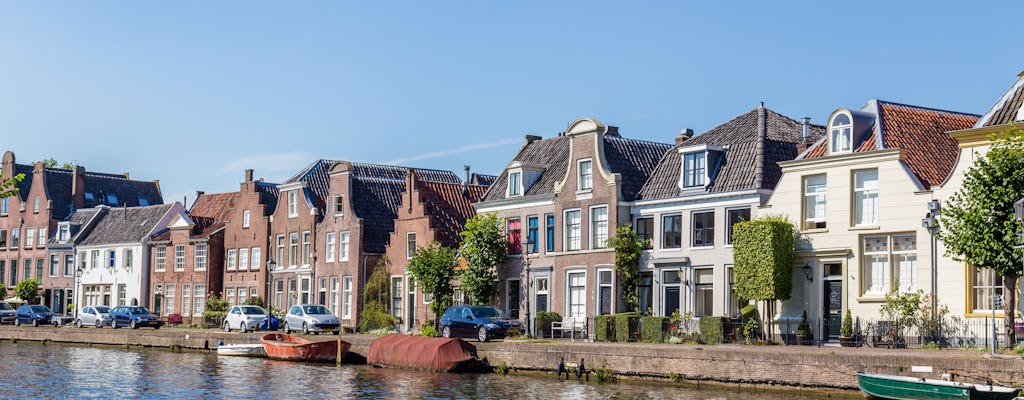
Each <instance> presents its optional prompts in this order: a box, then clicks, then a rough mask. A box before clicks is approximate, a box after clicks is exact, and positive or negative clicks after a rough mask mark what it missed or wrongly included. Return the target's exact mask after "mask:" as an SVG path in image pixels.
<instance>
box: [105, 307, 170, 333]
mask: <svg viewBox="0 0 1024 400" xmlns="http://www.w3.org/2000/svg"><path fill="white" fill-rule="evenodd" d="M163 324H164V322H163V321H162V320H160V317H158V316H156V315H153V313H151V312H149V310H147V309H146V307H139V306H117V307H114V308H113V309H112V310H110V327H111V328H114V329H117V328H118V327H122V326H131V327H132V329H139V328H141V327H143V326H151V327H153V329H160V326H162V325H163Z"/></svg>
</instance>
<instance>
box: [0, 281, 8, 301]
mask: <svg viewBox="0 0 1024 400" xmlns="http://www.w3.org/2000/svg"><path fill="white" fill-rule="evenodd" d="M6 298H7V286H4V284H3V283H0V300H2V299H6Z"/></svg>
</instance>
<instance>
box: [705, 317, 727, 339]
mask: <svg viewBox="0 0 1024 400" xmlns="http://www.w3.org/2000/svg"><path fill="white" fill-rule="evenodd" d="M724 328H725V317H712V316H706V317H700V341H701V343H704V344H721V343H722V341H723V340H725V333H724V332H725V329H724Z"/></svg>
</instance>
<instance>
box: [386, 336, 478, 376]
mask: <svg viewBox="0 0 1024 400" xmlns="http://www.w3.org/2000/svg"><path fill="white" fill-rule="evenodd" d="M366 361H367V362H368V363H370V364H374V365H376V366H380V367H400V368H409V369H418V370H425V371H434V372H474V371H481V372H483V371H487V370H488V369H489V368H488V366H487V365H486V364H485V363H484V362H482V361H480V360H479V359H477V355H476V347H475V346H473V345H472V344H469V343H466V342H465V341H463V340H462V339H456V338H435V337H425V336H411V335H400V334H391V335H387V336H384V337H381V338H378V339H376V340H374V341H373V342H371V343H370V352H369V353H368V355H367V357H366Z"/></svg>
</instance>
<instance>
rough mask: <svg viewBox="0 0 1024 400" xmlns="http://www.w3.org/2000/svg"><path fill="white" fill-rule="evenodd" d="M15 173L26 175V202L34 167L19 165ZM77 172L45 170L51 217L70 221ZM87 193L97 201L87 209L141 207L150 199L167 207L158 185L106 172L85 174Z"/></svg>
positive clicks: (23, 192) (89, 202) (23, 184)
mask: <svg viewBox="0 0 1024 400" xmlns="http://www.w3.org/2000/svg"><path fill="white" fill-rule="evenodd" d="M14 170H15V173H24V174H25V179H24V180H22V181H21V183H19V184H18V189H19V190H20V191H21V195H22V198H25V196H27V195H28V191H29V188H30V187H31V185H32V178H33V177H34V174H33V173H32V170H33V167H32V166H31V165H23V164H15V166H14ZM73 174H74V171H72V170H70V169H64V168H45V169H44V170H43V180H44V182H45V185H46V196H47V197H48V198H49V200H50V202H51V204H50V216H51V218H54V219H57V220H63V219H66V218H68V217H69V216H70V215H71V213H72V211H74V210H73V204H72V198H71V195H72V193H71V190H72V180H73V179H74V175H73ZM84 180H85V192H88V193H92V195H93V200H89V199H88V198H87V199H86V200H85V204H84V206H85V207H84V208H90V207H95V206H98V205H107V206H112V207H113V206H124V205H127V206H128V207H137V206H140V205H142V204H140V199H146V200H147V201H148V202H149V204H148V205H157V204H163V202H164V201H163V196H162V195H161V194H160V187H159V186H158V185H157V183H156V182H154V181H137V180H131V179H128V178H126V177H125V176H124V175H123V174H107V173H102V172H91V171H85V175H84ZM111 195H113V196H114V198H116V200H117V202H116V204H111V203H110V202H109V200H111V199H112V198H111V197H109V196H111Z"/></svg>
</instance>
